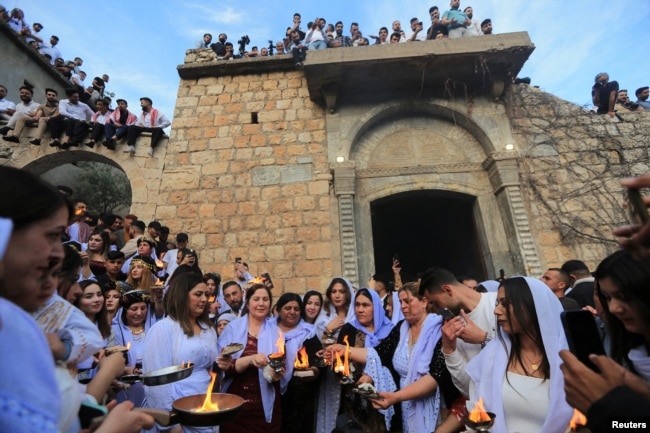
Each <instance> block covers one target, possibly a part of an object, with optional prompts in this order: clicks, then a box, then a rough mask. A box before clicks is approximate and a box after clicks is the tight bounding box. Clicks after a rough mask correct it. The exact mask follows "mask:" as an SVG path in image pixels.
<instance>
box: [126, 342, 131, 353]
mask: <svg viewBox="0 0 650 433" xmlns="http://www.w3.org/2000/svg"><path fill="white" fill-rule="evenodd" d="M130 348H131V342H130V341H129V342H128V343H126V350H127V351H128V350H129V349H130Z"/></svg>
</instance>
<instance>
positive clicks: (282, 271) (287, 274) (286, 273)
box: [271, 261, 293, 291]
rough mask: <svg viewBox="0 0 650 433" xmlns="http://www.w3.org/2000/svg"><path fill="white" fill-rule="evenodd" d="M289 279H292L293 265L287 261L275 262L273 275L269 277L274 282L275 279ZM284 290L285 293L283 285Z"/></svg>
mask: <svg viewBox="0 0 650 433" xmlns="http://www.w3.org/2000/svg"><path fill="white" fill-rule="evenodd" d="M291 277H293V263H291V262H287V261H279V262H275V264H274V266H273V274H272V275H271V278H272V279H273V281H274V282H275V280H276V279H287V278H291ZM285 281H286V280H285ZM284 289H285V291H286V290H287V287H286V283H285V284H284Z"/></svg>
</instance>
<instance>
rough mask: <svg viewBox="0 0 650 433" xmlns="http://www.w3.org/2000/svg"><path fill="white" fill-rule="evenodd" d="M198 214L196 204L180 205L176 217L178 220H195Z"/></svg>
mask: <svg viewBox="0 0 650 433" xmlns="http://www.w3.org/2000/svg"><path fill="white" fill-rule="evenodd" d="M198 213H199V205H198V204H194V203H192V204H182V205H179V206H178V211H177V215H178V217H179V218H196V216H197V215H198Z"/></svg>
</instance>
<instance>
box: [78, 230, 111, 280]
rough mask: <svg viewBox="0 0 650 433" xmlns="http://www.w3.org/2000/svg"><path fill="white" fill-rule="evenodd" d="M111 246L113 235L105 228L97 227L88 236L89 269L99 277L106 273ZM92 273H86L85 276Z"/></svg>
mask: <svg viewBox="0 0 650 433" xmlns="http://www.w3.org/2000/svg"><path fill="white" fill-rule="evenodd" d="M110 248H111V237H110V235H109V234H108V233H107V232H106V231H105V230H101V229H100V230H97V229H95V230H94V231H93V232H92V233H91V234H90V237H89V238H88V244H87V245H86V253H87V254H88V269H89V271H90V273H92V275H94V276H96V277H98V276H100V275H104V274H105V273H106V254H107V253H108V251H109V250H110ZM90 277H91V275H90V274H87V272H86V273H84V278H90Z"/></svg>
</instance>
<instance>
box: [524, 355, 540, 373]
mask: <svg viewBox="0 0 650 433" xmlns="http://www.w3.org/2000/svg"><path fill="white" fill-rule="evenodd" d="M521 357H522V359H523V360H525V361H526V363H527V364H528V365H530V368H531V369H532V370H533V373H535V372H536V371H537V370H539V367H540V363H541V362H542V360H543V359H544V358H543V357H542V358H540V360H539V361H535V362H531V361H530V359H529V358H528V357H527V356H526V355H524V353H523V352H522V353H521Z"/></svg>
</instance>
